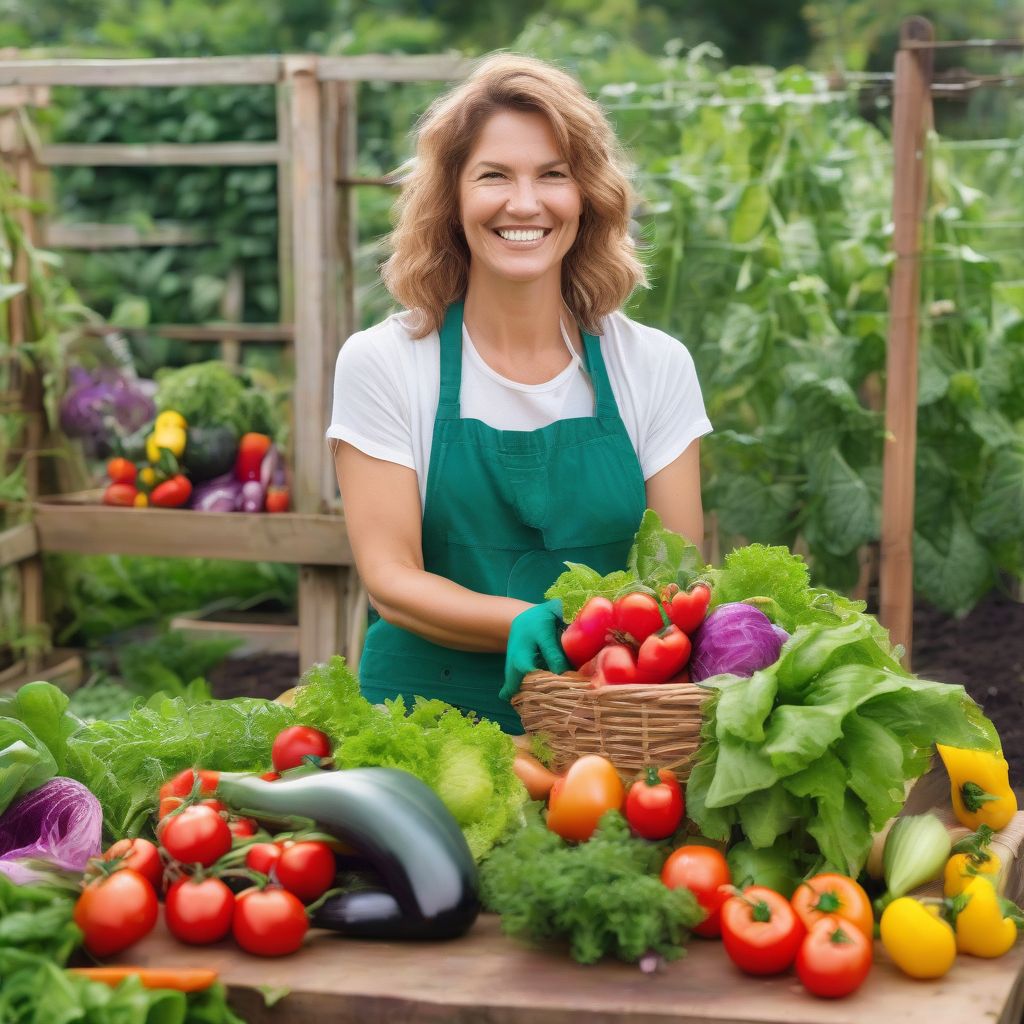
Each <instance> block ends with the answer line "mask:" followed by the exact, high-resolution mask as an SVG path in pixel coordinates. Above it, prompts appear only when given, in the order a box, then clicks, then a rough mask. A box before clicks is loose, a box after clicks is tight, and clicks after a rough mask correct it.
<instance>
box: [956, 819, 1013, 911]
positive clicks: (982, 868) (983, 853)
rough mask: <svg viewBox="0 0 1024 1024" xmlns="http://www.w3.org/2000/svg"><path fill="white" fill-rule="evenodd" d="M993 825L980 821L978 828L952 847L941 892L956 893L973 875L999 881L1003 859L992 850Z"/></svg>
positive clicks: (957, 893)
mask: <svg viewBox="0 0 1024 1024" xmlns="http://www.w3.org/2000/svg"><path fill="white" fill-rule="evenodd" d="M991 842H992V829H990V828H989V827H988V825H982V826H981V827H980V828H979V829H978V831H977V832H974V833H973V834H972V835H969V836H966V837H965V838H963V839H961V840H960V842H958V843H956V845H954V847H953V856H952V857H950V858H949V860H948V861H946V868H945V871H944V873H943V882H942V892H943V894H944V895H945V896H948V897H952V896H958V895H959V894H960V893H962V892H963V891H964V889H965V888H967V883H968V882H969V881H970V880H971V879H972V878H979V877H980V878H985V879H987V880H988V881H990V882H991V883H992V884H993V885H996V886H997V885H998V881H999V870H1000V868H1001V867H1002V862H1001V861H1000V859H999V857H998V856H997V855H996V854H994V853H993V852H992V848H991Z"/></svg>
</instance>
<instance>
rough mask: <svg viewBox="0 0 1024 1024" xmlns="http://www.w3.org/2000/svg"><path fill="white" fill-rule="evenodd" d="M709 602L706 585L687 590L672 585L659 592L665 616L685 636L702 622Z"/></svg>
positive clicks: (698, 584) (709, 591) (708, 591)
mask: <svg viewBox="0 0 1024 1024" xmlns="http://www.w3.org/2000/svg"><path fill="white" fill-rule="evenodd" d="M710 601H711V588H710V587H709V586H708V585H707V584H706V583H695V584H694V585H693V586H692V587H690V589H689V590H680V589H679V587H677V586H676V585H675V584H674V583H672V584H670V585H669V586H667V587H666V588H665V589H664V590H663V591H662V592H661V606H662V608H664V609H665V614H666V615H667V616H668V617H669V620H670V621H671V622H672V623H673V624H674V625H676V626H678V627H679V628H680V629H681V630H682V631H683V632H684V633H686V634H687V635H689V634H690V633H693V632H695V631H696V629H697V627H698V626H699V625H700V624H701V623H702V622H703V621H704V616H705V615H707V611H708V604H709V603H710Z"/></svg>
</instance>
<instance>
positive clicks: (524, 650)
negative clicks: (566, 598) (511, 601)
mask: <svg viewBox="0 0 1024 1024" xmlns="http://www.w3.org/2000/svg"><path fill="white" fill-rule="evenodd" d="M564 628H565V622H564V620H563V619H562V602H561V601H560V600H559V599H557V598H556V599H555V600H553V601H545V602H544V603H543V604H535V605H534V606H533V607H532V608H527V609H526V611H525V612H520V613H519V614H518V615H517V616H516V617H515V618H514V619H513V620H512V627H511V629H509V632H508V648H507V650H506V652H505V685H504V686H503V687H502V688H501V690H500V691H499V693H498V696H499V697H500V698H501V699H502V700H511V699H512V698H513V697H514V696H515V694H516V693H517V692H518V690H519V687H520V684H521V683H522V681H523V676H525V675H526V673H527V672H533V671H534V670H535V669H538V668H544V667H545V666H547V668H548V670H549V671H551V672H554V673H555V674H556V675H559V674H561V673H562V672H567V671H568V670H569V667H570V666H569V659H568V658H567V657H566V656H565V652H564V651H563V650H562V644H561V641H560V640H559V639H558V637H559V634H560V633H561V631H562V630H563V629H564Z"/></svg>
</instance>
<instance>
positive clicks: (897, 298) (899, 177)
mask: <svg viewBox="0 0 1024 1024" xmlns="http://www.w3.org/2000/svg"><path fill="white" fill-rule="evenodd" d="M934 38H935V33H934V30H933V28H932V25H931V23H930V22H929V21H927V20H926V19H925V18H919V17H913V18H908V19H907V20H906V21H904V22H903V25H902V28H901V30H900V42H901V44H906V43H909V42H912V41H913V42H918V43H920V42H931V41H933V40H934ZM932 55H933V52H932V50H931V49H914V50H907V49H901V50H900V51H899V52H898V53H897V54H896V64H895V83H894V101H893V127H892V135H893V158H894V161H893V162H894V167H893V198H892V210H893V227H894V231H893V251H894V252H895V254H896V264H895V267H894V269H893V275H892V284H891V292H890V315H889V351H888V356H887V360H886V390H885V431H886V432H885V438H886V440H885V450H884V453H883V459H882V540H881V549H880V568H879V618H880V619H881V621H882V624H883V625H884V626H885V627H886V628H887V629H888V630H889V632H890V635H891V637H892V640H893V642H894V643H899V644H902V645H903V646H904V647H905V648H906V665H907V666H908V667H909V665H910V652H911V642H912V639H913V635H912V633H913V613H914V562H913V542H914V466H915V456H916V448H917V332H918V304H919V302H920V249H921V218H922V213H923V209H924V200H925V192H926V188H927V182H926V162H925V147H926V143H927V134H928V131H929V129H930V128H931V124H932V102H931V77H932Z"/></svg>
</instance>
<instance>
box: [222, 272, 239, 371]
mask: <svg viewBox="0 0 1024 1024" xmlns="http://www.w3.org/2000/svg"><path fill="white" fill-rule="evenodd" d="M244 305H245V275H244V274H243V272H242V267H241V265H240V264H237V263H236V264H235V265H234V266H233V267H232V268H231V269H230V270H229V271H228V277H227V281H226V282H225V285H224V295H223V296H222V298H221V302H220V315H221V316H222V317H223V318H224V319H225V320H229V321H231V320H241V319H242V310H243V308H244ZM220 357H221V359H223V360H224V362H225V363H227V364H228V365H229V366H236V367H237V366H240V365H241V362H242V343H241V341H239V340H238V338H232V337H231V336H230V335H222V336H221V339H220Z"/></svg>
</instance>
